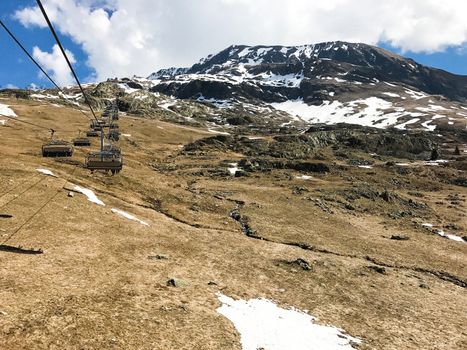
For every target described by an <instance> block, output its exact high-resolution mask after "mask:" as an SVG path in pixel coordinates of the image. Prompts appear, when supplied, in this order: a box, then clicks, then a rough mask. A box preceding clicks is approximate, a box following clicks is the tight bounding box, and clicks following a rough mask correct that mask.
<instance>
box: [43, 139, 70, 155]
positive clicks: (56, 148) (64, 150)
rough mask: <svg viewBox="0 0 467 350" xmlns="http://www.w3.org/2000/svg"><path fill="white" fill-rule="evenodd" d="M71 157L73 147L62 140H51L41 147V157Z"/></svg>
mask: <svg viewBox="0 0 467 350" xmlns="http://www.w3.org/2000/svg"><path fill="white" fill-rule="evenodd" d="M72 155H73V146H72V145H71V143H70V142H67V141H64V140H51V141H50V142H49V143H47V144H45V145H43V146H42V156H43V157H71V156H72Z"/></svg>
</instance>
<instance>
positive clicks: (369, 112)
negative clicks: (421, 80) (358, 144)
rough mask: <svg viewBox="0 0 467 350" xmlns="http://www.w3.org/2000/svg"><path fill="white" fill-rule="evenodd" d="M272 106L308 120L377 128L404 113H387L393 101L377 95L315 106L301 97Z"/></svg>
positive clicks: (395, 119)
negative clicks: (358, 110) (358, 109)
mask: <svg viewBox="0 0 467 350" xmlns="http://www.w3.org/2000/svg"><path fill="white" fill-rule="evenodd" d="M271 106H272V107H274V108H275V109H277V110H281V111H284V112H287V113H289V114H290V115H292V116H297V117H298V118H302V119H303V120H305V121H308V122H316V123H327V124H334V123H349V124H359V125H364V126H373V127H376V128H385V127H387V126H389V125H393V124H395V123H397V120H398V119H399V118H400V117H402V115H404V114H403V113H401V112H397V113H389V114H385V112H384V111H385V110H387V109H389V108H391V107H392V103H391V102H388V101H386V100H383V99H380V98H377V97H369V98H367V99H362V100H356V101H353V102H350V103H347V104H345V105H344V104H342V103H341V102H339V101H333V102H330V101H324V103H323V104H322V105H320V106H313V105H307V104H306V103H305V102H304V101H303V100H302V99H299V100H292V101H285V102H281V103H272V104H271ZM365 106H366V107H365ZM361 107H364V108H363V109H362V110H361V111H360V112H357V111H356V109H357V108H360V109H361ZM405 114H408V113H405Z"/></svg>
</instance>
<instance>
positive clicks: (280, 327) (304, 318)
mask: <svg viewBox="0 0 467 350" xmlns="http://www.w3.org/2000/svg"><path fill="white" fill-rule="evenodd" d="M218 298H219V300H220V302H221V303H222V306H221V307H220V308H218V309H217V312H218V313H220V314H221V315H223V316H225V317H226V318H228V319H229V320H230V321H231V322H232V323H233V324H234V325H235V328H237V330H238V332H239V333H240V341H241V345H242V349H243V350H257V349H266V350H285V349H291V350H292V349H293V350H318V349H319V350H351V349H355V348H354V347H353V346H352V344H359V343H361V341H360V340H359V339H357V338H353V337H351V336H348V335H346V334H345V333H344V332H343V331H342V330H340V329H338V328H335V327H331V326H322V325H319V324H316V323H315V321H316V318H315V317H313V316H311V315H308V314H307V313H304V312H301V311H298V310H295V309H290V310H286V309H282V308H280V307H278V306H277V305H276V304H275V303H273V302H272V301H269V300H266V299H254V300H249V301H245V300H234V299H232V298H229V297H228V296H225V295H223V294H218Z"/></svg>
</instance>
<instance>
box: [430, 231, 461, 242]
mask: <svg viewBox="0 0 467 350" xmlns="http://www.w3.org/2000/svg"><path fill="white" fill-rule="evenodd" d="M435 232H436V234H437V235H440V236H441V237H444V238H447V239H450V240H451V241H456V242H462V243H464V242H465V241H464V239H463V238H462V237H459V236H455V235H450V234H447V233H445V232H444V231H443V230H436V231H435Z"/></svg>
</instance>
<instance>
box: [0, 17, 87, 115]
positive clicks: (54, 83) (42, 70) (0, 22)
mask: <svg viewBox="0 0 467 350" xmlns="http://www.w3.org/2000/svg"><path fill="white" fill-rule="evenodd" d="M0 25H1V26H2V27H3V29H5V31H6V32H7V33H8V35H9V36H10V37H11V38H12V39H13V41H14V42H15V43H16V44H17V45H18V46H19V47H20V48H21V50H23V52H24V53H25V54H26V55H27V56H28V57H29V59H30V60H31V61H32V62H33V63H34V64H35V65H36V66H37V68H39V70H40V71H41V72H42V74H44V75H45V76H46V78H47V79H49V80H50V82H51V83H52V84H53V85H54V86H55V87H56V88H57V89H58V91H60V92H61V93H62V95H63V97H64V98H65V100H67V101H68V102H70V103H72V102H71V101H70V100H69V99H68V98H67V97H66V94H65V92H64V91H63V89H62V88H61V87H60V86H58V84H57V83H56V82H55V81H54V80H53V79H52V78H51V77H50V75H49V74H48V73H47V72H46V71H45V70H44V69H43V68H42V67H41V65H40V64H39V63H38V62H37V61H36V60H35V59H34V57H32V56H31V54H30V53H29V52H28V50H26V48H25V47H24V45H23V44H21V42H20V41H19V40H18V39H17V38H16V36H15V35H14V34H13V33H12V32H11V30H9V29H8V27H7V26H6V25H5V23H3V21H2V20H1V19H0ZM78 110H79V111H80V112H81V113H82V114H83V115H84V116H85V117H86V118H88V119H89V116H88V115H87V114H86V113H84V111H83V110H81V109H80V108H78Z"/></svg>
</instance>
